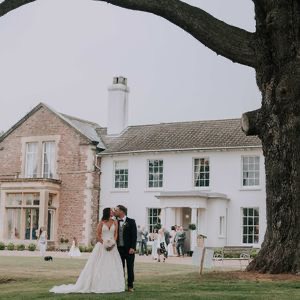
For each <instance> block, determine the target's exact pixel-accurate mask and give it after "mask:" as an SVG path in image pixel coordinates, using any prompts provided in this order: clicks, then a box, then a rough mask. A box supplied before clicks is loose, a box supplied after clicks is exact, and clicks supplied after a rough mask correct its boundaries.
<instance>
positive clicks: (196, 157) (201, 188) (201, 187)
mask: <svg viewBox="0 0 300 300" xmlns="http://www.w3.org/2000/svg"><path fill="white" fill-rule="evenodd" d="M196 159H199V160H201V159H204V160H207V161H208V166H209V172H208V175H209V176H208V183H209V184H208V186H196V185H195V183H196V182H195V160H196ZM192 172H193V176H192V179H193V183H192V184H193V188H194V189H196V190H210V189H211V160H210V157H209V156H195V157H193V158H192ZM204 174H205V173H204ZM199 180H200V179H199ZM204 180H206V179H204Z"/></svg>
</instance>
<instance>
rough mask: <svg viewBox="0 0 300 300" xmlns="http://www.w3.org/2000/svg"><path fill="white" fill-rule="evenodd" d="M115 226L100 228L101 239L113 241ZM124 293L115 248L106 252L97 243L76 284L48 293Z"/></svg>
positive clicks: (64, 285)
mask: <svg viewBox="0 0 300 300" xmlns="http://www.w3.org/2000/svg"><path fill="white" fill-rule="evenodd" d="M114 231H115V225H114V224H112V225H111V227H110V228H108V226H107V225H106V224H103V226H102V239H103V240H109V239H110V240H113V239H114ZM124 291H125V279H124V271H123V266H122V261H121V258H120V255H119V252H118V249H117V246H115V247H114V248H113V249H112V250H111V251H107V250H106V249H105V248H104V246H103V245H102V244H101V243H99V242H98V243H97V244H96V246H95V248H94V250H93V252H92V253H91V256H90V257H89V259H88V261H87V263H86V265H85V267H84V268H83V270H82V271H81V273H80V276H79V278H78V279H77V282H76V284H67V285H66V284H63V285H60V286H54V287H53V288H52V289H51V290H50V292H52V293H59V294H67V293H119V292H124Z"/></svg>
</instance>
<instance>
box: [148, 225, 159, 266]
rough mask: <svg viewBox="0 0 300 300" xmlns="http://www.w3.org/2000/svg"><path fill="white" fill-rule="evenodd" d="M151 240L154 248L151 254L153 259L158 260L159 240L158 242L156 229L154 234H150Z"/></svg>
mask: <svg viewBox="0 0 300 300" xmlns="http://www.w3.org/2000/svg"><path fill="white" fill-rule="evenodd" d="M150 237H151V240H152V248H151V254H152V258H153V259H155V260H157V257H158V255H157V246H158V244H157V243H158V240H157V229H154V232H153V233H151V234H150Z"/></svg>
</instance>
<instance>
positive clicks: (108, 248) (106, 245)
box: [103, 240, 116, 251]
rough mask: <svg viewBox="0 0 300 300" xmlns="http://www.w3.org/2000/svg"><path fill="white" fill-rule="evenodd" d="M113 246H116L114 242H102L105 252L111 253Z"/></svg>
mask: <svg viewBox="0 0 300 300" xmlns="http://www.w3.org/2000/svg"><path fill="white" fill-rule="evenodd" d="M115 245H116V242H115V240H104V241H103V246H104V248H105V250H106V251H111V250H112V249H113V248H114V246H115Z"/></svg>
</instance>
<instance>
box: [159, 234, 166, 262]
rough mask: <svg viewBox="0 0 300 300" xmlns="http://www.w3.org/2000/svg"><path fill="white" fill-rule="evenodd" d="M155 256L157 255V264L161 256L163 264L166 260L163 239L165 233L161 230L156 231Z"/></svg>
mask: <svg viewBox="0 0 300 300" xmlns="http://www.w3.org/2000/svg"><path fill="white" fill-rule="evenodd" d="M157 255H158V260H157V261H158V262H160V256H161V255H163V262H165V261H166V258H167V256H168V253H167V243H166V239H165V233H164V230H163V229H159V230H158V235H157Z"/></svg>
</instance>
